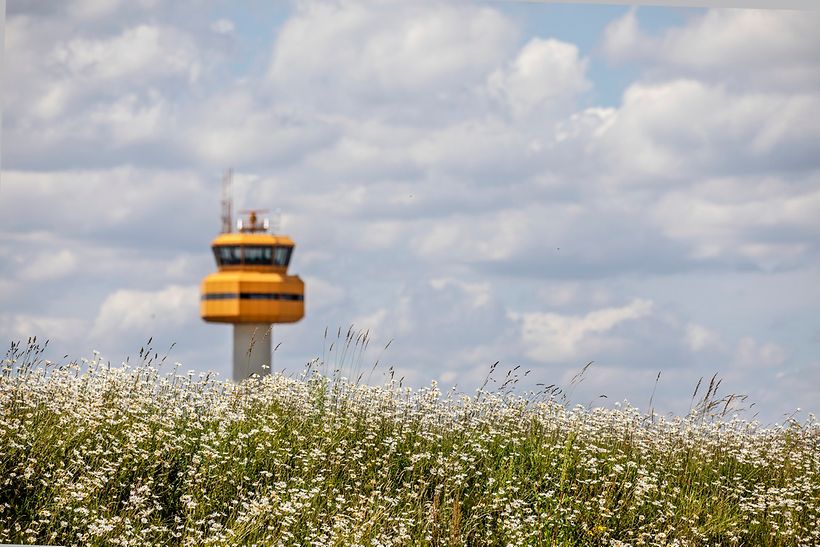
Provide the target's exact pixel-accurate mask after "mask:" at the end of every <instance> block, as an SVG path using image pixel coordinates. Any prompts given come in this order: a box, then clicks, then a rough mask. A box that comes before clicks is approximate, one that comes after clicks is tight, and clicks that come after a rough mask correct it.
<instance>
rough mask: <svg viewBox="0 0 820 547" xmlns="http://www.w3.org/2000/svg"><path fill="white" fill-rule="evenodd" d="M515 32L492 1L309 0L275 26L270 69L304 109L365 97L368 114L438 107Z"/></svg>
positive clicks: (493, 62) (472, 79) (487, 66)
mask: <svg viewBox="0 0 820 547" xmlns="http://www.w3.org/2000/svg"><path fill="white" fill-rule="evenodd" d="M516 34H517V32H516V29H515V28H514V27H513V26H512V24H511V23H510V22H509V21H507V20H506V19H505V18H504V17H503V16H501V15H500V13H499V12H498V11H496V10H493V9H489V8H477V7H470V6H452V5H445V4H438V3H424V4H423V5H421V4H408V3H396V2H381V3H370V4H360V3H355V2H344V1H338V2H336V1H334V2H305V3H302V4H300V5H299V7H298V10H297V12H296V13H295V14H294V15H293V17H291V18H290V19H289V20H288V21H287V22H286V24H285V25H284V26H283V28H282V29H281V31H280V32H279V34H278V38H277V40H276V43H275V45H274V49H273V57H272V60H271V64H270V69H269V72H268V78H269V82H270V85H271V86H272V89H273V91H274V92H275V93H276V95H277V96H278V97H280V98H282V99H286V100H290V101H294V100H298V103H299V105H300V106H301V107H302V108H311V109H315V110H319V111H324V112H327V111H336V112H339V113H345V112H350V111H349V108H355V109H356V111H357V112H351V113H359V112H358V111H359V109H360V108H361V107H362V106H363V105H364V104H367V105H368V107H367V109H366V112H368V113H369V114H371V115H372V114H374V113H378V114H379V115H380V116H389V117H391V118H395V117H396V115H397V114H399V115H400V116H401V115H402V114H404V113H405V112H414V113H417V112H418V111H419V107H421V106H422V105H424V108H427V107H431V106H433V107H434V106H436V105H438V108H436V112H442V106H446V107H447V108H449V107H452V106H456V108H458V106H457V104H458V103H457V102H456V101H455V99H456V98H458V97H461V96H463V95H464V94H465V91H467V92H469V89H470V88H471V87H472V86H475V85H478V84H480V83H481V82H483V80H484V79H485V78H486V76H487V75H488V74H489V73H490V72H491V71H492V70H493V69H494V67H495V66H497V64H498V63H499V62H500V61H501V60H503V59H504V57H505V55H506V54H507V53H508V52H509V51H510V50H511V47H512V45H513V43H514V40H515V38H516ZM387 105H389V107H390V109H389V110H388V109H387V108H384V107H385V106H387ZM426 118H427V119H428V120H431V121H432V120H433V119H434V118H433V117H431V116H427V117H426ZM402 119H404V120H406V121H407V120H408V118H406V117H404V116H402ZM416 121H417V122H420V121H422V120H421V119H417V120H416Z"/></svg>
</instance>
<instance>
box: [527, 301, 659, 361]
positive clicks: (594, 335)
mask: <svg viewBox="0 0 820 547" xmlns="http://www.w3.org/2000/svg"><path fill="white" fill-rule="evenodd" d="M652 307H653V306H652V302H651V301H648V300H642V299H636V300H633V301H632V302H630V303H629V304H627V305H626V306H622V307H618V308H603V309H600V310H595V311H591V312H589V313H587V314H585V315H560V314H557V313H542V312H528V313H523V314H512V316H511V318H512V319H513V320H516V321H520V322H521V339H522V341H523V343H524V344H525V345H526V347H527V349H526V353H527V355H528V356H529V357H531V358H532V359H535V360H536V361H539V362H547V363H548V362H566V361H571V360H574V359H578V358H580V359H585V355H595V354H600V353H601V352H607V351H617V349H618V348H619V347H621V346H623V345H624V344H625V343H626V340H624V339H622V338H619V337H618V336H617V335H615V334H608V333H610V332H611V331H612V330H613V329H614V328H615V327H616V326H617V325H619V324H620V323H623V322H625V321H630V320H634V319H640V318H642V317H646V316H647V315H649V314H651V313H652Z"/></svg>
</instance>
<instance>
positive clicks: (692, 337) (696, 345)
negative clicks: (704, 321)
mask: <svg viewBox="0 0 820 547" xmlns="http://www.w3.org/2000/svg"><path fill="white" fill-rule="evenodd" d="M686 344H687V345H688V346H689V349H690V350H691V351H693V352H699V351H703V350H706V349H710V348H720V347H721V346H722V343H721V340H720V336H719V335H718V334H717V333H716V332H714V331H713V330H711V329H708V328H707V327H704V326H703V325H698V324H697V323H689V324H688V325H686Z"/></svg>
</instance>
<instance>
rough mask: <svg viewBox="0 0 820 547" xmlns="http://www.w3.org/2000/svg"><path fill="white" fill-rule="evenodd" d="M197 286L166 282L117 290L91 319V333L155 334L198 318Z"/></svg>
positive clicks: (100, 334) (97, 334) (113, 334)
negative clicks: (162, 285) (152, 287)
mask: <svg viewBox="0 0 820 547" xmlns="http://www.w3.org/2000/svg"><path fill="white" fill-rule="evenodd" d="M198 315H199V289H198V287H197V286H187V287H186V286H180V285H170V286H168V287H166V288H164V289H161V290H158V291H136V290H129V289H120V290H117V291H115V292H114V293H112V294H111V295H109V296H108V297H107V298H106V299H105V301H103V303H102V305H101V306H100V309H99V312H98V313H97V318H96V319H95V320H94V327H93V329H92V335H94V336H96V337H98V338H100V339H104V338H105V337H106V336H122V335H124V334H126V333H128V334H129V335H134V334H136V333H139V334H142V335H144V336H152V335H156V334H157V333H158V332H161V331H163V330H164V329H170V328H178V327H181V326H182V325H184V324H186V323H192V322H194V321H197V320H198Z"/></svg>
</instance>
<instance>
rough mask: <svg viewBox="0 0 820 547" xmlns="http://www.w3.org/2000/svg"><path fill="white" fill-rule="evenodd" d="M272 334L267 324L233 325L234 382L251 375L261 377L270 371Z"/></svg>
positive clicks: (271, 329)
mask: <svg viewBox="0 0 820 547" xmlns="http://www.w3.org/2000/svg"><path fill="white" fill-rule="evenodd" d="M272 332H273V325H271V324H268V323H234V326H233V380H234V382H241V381H242V380H244V379H245V378H249V377H250V376H251V375H252V374H258V375H260V376H262V375H264V374H267V373H268V372H269V371H270V366H271V333H272ZM263 367H266V368H263Z"/></svg>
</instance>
